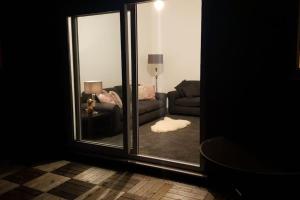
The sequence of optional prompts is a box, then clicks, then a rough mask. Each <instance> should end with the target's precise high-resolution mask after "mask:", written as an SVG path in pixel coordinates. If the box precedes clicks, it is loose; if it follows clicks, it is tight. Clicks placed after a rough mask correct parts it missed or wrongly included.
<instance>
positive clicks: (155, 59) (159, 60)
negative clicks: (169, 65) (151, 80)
mask: <svg viewBox="0 0 300 200" xmlns="http://www.w3.org/2000/svg"><path fill="white" fill-rule="evenodd" d="M148 64H149V65H151V66H153V67H154V70H155V91H156V92H157V78H158V75H159V74H160V73H161V70H159V68H160V67H161V66H162V64H163V54H148Z"/></svg>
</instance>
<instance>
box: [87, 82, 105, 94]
mask: <svg viewBox="0 0 300 200" xmlns="http://www.w3.org/2000/svg"><path fill="white" fill-rule="evenodd" d="M101 91H102V82H101V81H85V82H84V92H85V93H86V94H99V93H101Z"/></svg>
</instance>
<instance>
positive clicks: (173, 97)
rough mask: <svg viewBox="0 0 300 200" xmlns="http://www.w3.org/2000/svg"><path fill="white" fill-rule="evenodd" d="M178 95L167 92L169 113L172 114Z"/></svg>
mask: <svg viewBox="0 0 300 200" xmlns="http://www.w3.org/2000/svg"><path fill="white" fill-rule="evenodd" d="M179 97H180V96H179V93H178V92H177V91H171V92H168V107H169V113H171V114H172V113H173V111H174V109H175V100H176V99H177V98H179Z"/></svg>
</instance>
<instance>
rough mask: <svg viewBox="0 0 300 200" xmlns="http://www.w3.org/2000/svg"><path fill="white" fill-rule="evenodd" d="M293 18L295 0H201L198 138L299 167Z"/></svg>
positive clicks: (294, 24)
mask: <svg viewBox="0 0 300 200" xmlns="http://www.w3.org/2000/svg"><path fill="white" fill-rule="evenodd" d="M297 19H298V4H297V2H296V1H293V2H292V1H289V2H275V1H273V2H270V1H268V2H266V1H246V2H245V1H233V0H226V1H217V0H205V1H203V19H202V20H203V26H202V30H203V36H202V50H201V51H202V74H201V76H202V77H201V82H202V83H203V85H202V97H201V102H202V104H201V106H202V107H201V111H202V115H201V116H202V118H201V120H202V121H201V128H202V130H201V134H202V133H206V137H207V138H210V137H213V136H225V137H227V138H230V139H232V140H234V141H237V142H238V143H241V144H243V145H245V147H246V146H247V147H249V148H251V149H252V150H255V151H256V152H257V153H258V155H260V156H263V157H264V159H266V160H269V161H276V163H277V164H278V165H280V164H282V166H281V167H283V168H286V167H292V168H298V169H299V166H296V165H295V164H296V162H297V159H295V156H297V154H298V152H299V150H300V149H299V146H300V145H299V142H298V140H297V139H296V138H298V135H299V130H300V129H299V125H298V124H299V120H300V115H299V110H300V104H299V102H300V98H299V91H300V87H299V81H297V79H298V74H297V72H296V60H297V57H296V53H297V52H296V51H297ZM202 122H203V123H202Z"/></svg>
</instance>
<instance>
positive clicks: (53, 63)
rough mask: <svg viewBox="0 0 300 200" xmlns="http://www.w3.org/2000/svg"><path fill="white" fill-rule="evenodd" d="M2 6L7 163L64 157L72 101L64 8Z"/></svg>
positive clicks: (4, 149)
mask: <svg viewBox="0 0 300 200" xmlns="http://www.w3.org/2000/svg"><path fill="white" fill-rule="evenodd" d="M1 4H2V5H0V10H1V11H0V13H1V28H0V30H1V31H0V32H1V37H0V38H1V45H2V54H3V67H2V68H1V73H0V76H1V89H0V90H1V98H0V99H1V111H0V113H1V120H0V121H1V122H0V124H1V125H0V127H1V128H0V132H1V139H0V150H1V151H0V155H1V160H25V161H30V160H35V159H39V158H54V157H57V156H61V155H63V153H64V149H63V148H62V147H63V144H64V142H65V138H66V132H67V131H68V130H67V129H68V126H67V124H66V120H67V117H68V115H67V112H66V111H67V109H68V108H67V107H68V106H69V105H70V103H69V100H68V90H67V88H68V85H67V84H68V77H67V75H68V68H67V67H68V66H67V63H66V61H67V60H66V58H65V57H63V55H62V53H61V51H62V48H63V47H64V43H65V42H66V41H63V40H62V37H61V36H62V32H61V26H62V23H65V22H62V21H61V13H60V12H59V9H58V8H59V4H56V3H55V2H49V3H47V2H39V3H36V2H35V3H33V2H32V3H30V2H27V1H26V2H15V1H6V2H3V1H2V2H1Z"/></svg>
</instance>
